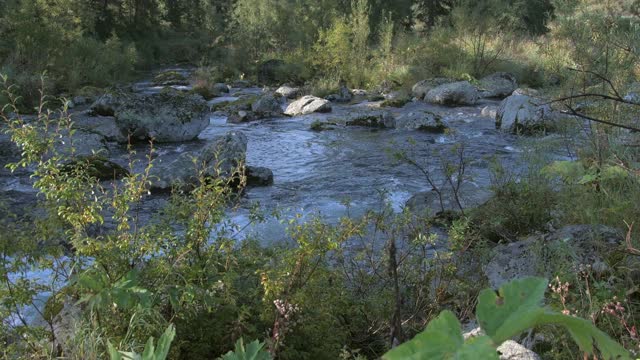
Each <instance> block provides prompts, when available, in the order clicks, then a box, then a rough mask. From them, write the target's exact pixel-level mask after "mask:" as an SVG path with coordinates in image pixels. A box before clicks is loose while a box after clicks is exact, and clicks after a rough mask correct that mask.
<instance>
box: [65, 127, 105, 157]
mask: <svg viewBox="0 0 640 360" xmlns="http://www.w3.org/2000/svg"><path fill="white" fill-rule="evenodd" d="M54 140H55V143H54V148H55V151H56V152H57V153H58V154H59V155H61V156H63V157H69V156H76V157H85V156H92V155H94V154H99V155H102V156H108V155H109V149H108V148H107V144H106V139H105V138H104V136H102V135H100V134H97V133H93V132H88V131H84V130H76V131H74V132H73V135H70V133H69V131H68V130H66V129H65V130H62V131H61V136H60V137H59V138H58V137H57V138H55V139H54Z"/></svg>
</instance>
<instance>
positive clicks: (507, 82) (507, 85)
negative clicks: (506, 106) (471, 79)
mask: <svg viewBox="0 0 640 360" xmlns="http://www.w3.org/2000/svg"><path fill="white" fill-rule="evenodd" d="M480 88H481V91H480V96H481V97H483V98H505V97H507V96H509V95H511V94H512V93H513V92H514V90H516V89H517V88H518V81H517V80H516V78H515V76H513V75H511V74H509V73H505V72H498V73H495V74H491V75H489V76H485V77H484V78H482V79H480Z"/></svg>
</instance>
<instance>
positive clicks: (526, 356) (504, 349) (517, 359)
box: [498, 340, 540, 360]
mask: <svg viewBox="0 0 640 360" xmlns="http://www.w3.org/2000/svg"><path fill="white" fill-rule="evenodd" d="M498 353H499V354H500V360H540V356H538V354H536V353H534V352H533V351H531V350H529V349H527V348H526V347H524V346H522V345H520V344H518V343H517V342H515V341H513V340H507V341H505V342H503V343H502V345H500V346H499V347H498Z"/></svg>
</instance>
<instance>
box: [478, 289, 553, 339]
mask: <svg viewBox="0 0 640 360" xmlns="http://www.w3.org/2000/svg"><path fill="white" fill-rule="evenodd" d="M546 289H547V280H545V279H542V278H533V277H531V278H525V279H522V280H515V281H512V282H510V283H508V284H505V285H504V286H502V287H501V288H500V291H499V294H496V292H495V291H493V290H492V289H485V290H483V291H482V292H481V293H480V296H479V297H478V306H477V308H476V317H477V318H478V322H479V323H480V327H482V329H483V330H484V331H485V333H486V334H487V335H488V336H489V337H491V339H493V342H494V343H495V344H502V343H503V342H505V341H506V340H509V339H510V338H511V337H513V336H515V335H518V334H520V333H521V332H523V331H524V330H526V329H529V328H531V327H533V326H535V324H536V321H537V320H538V317H539V316H540V315H541V314H542V313H543V312H544V309H543V308H542V306H541V304H542V300H543V299H544V292H545V290H546Z"/></svg>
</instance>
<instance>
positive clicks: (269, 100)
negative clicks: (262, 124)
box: [251, 94, 283, 119]
mask: <svg viewBox="0 0 640 360" xmlns="http://www.w3.org/2000/svg"><path fill="white" fill-rule="evenodd" d="M282 100H283V98H282V97H281V96H279V95H275V94H264V95H262V96H261V97H260V98H258V99H257V100H256V101H255V102H254V103H253V104H251V111H253V113H254V114H255V118H256V119H264V118H271V117H278V116H281V115H282V114H283V111H282Z"/></svg>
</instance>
